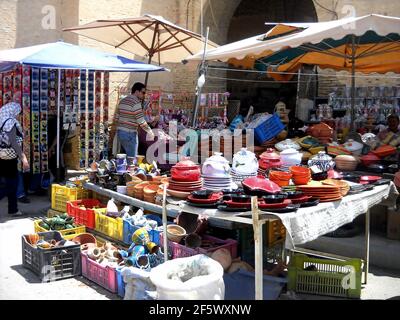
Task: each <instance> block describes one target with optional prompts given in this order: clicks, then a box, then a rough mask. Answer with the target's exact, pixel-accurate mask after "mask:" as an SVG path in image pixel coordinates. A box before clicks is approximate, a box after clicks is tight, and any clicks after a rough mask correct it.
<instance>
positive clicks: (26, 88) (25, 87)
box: [22, 66, 31, 163]
mask: <svg viewBox="0 0 400 320" xmlns="http://www.w3.org/2000/svg"><path fill="white" fill-rule="evenodd" d="M22 114H23V116H22V128H23V131H24V143H23V144H22V147H23V151H24V153H25V155H26V159H27V160H28V163H31V68H30V67H28V66H24V67H23V68H22Z"/></svg>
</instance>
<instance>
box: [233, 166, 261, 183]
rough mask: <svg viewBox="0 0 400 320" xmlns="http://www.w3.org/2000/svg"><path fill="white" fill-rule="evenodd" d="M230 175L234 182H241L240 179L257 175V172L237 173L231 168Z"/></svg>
mask: <svg viewBox="0 0 400 320" xmlns="http://www.w3.org/2000/svg"><path fill="white" fill-rule="evenodd" d="M231 175H232V178H233V181H234V182H236V183H242V181H243V180H245V179H247V178H252V177H257V172H254V173H252V174H246V175H245V174H241V173H237V172H236V171H235V170H234V169H232V170H231Z"/></svg>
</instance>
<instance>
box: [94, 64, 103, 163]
mask: <svg viewBox="0 0 400 320" xmlns="http://www.w3.org/2000/svg"><path fill="white" fill-rule="evenodd" d="M94 114H95V115H94V119H95V121H94V134H95V139H94V140H95V141H94V159H95V160H96V161H97V160H100V151H101V149H100V136H101V130H100V126H101V72H100V71H97V72H96V73H95V113H94Z"/></svg>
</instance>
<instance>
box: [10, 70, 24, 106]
mask: <svg viewBox="0 0 400 320" xmlns="http://www.w3.org/2000/svg"><path fill="white" fill-rule="evenodd" d="M12 91H13V99H12V100H13V102H16V103H18V104H19V105H21V104H22V67H21V65H18V66H16V67H15V70H14V77H13V90H12Z"/></svg>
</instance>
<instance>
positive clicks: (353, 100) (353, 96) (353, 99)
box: [350, 35, 356, 133]
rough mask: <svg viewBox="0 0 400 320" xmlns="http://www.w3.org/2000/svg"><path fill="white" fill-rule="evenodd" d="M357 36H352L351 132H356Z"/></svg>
mask: <svg viewBox="0 0 400 320" xmlns="http://www.w3.org/2000/svg"><path fill="white" fill-rule="evenodd" d="M355 42H356V38H355V36H354V35H352V37H351V124H350V132H351V133H354V131H355V127H354V120H355V104H356V43H355Z"/></svg>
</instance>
